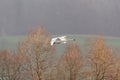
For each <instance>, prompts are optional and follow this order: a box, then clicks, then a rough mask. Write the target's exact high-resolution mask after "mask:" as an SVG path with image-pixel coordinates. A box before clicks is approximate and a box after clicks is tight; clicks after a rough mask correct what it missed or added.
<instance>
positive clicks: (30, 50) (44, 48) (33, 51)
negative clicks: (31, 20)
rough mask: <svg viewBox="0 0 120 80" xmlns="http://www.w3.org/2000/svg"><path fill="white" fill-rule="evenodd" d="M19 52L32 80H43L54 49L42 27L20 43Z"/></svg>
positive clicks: (30, 33)
mask: <svg viewBox="0 0 120 80" xmlns="http://www.w3.org/2000/svg"><path fill="white" fill-rule="evenodd" d="M20 49H21V52H22V53H23V54H24V56H25V58H26V61H27V63H26V66H27V70H28V73H30V78H32V80H43V79H44V78H45V76H46V75H44V74H46V72H47V71H46V70H47V68H49V67H51V64H52V62H51V61H52V59H51V57H53V56H52V53H53V51H54V48H53V47H52V46H51V45H50V36H49V35H48V33H47V32H46V31H45V30H44V28H43V27H38V28H37V29H34V30H32V31H31V32H29V34H28V35H27V38H26V39H25V40H24V41H22V42H20Z"/></svg>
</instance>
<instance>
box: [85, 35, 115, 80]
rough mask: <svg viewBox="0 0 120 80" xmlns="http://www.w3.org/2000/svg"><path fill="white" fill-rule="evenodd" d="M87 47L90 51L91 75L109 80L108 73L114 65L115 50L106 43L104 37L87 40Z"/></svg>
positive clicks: (97, 78) (96, 78) (102, 79)
mask: <svg viewBox="0 0 120 80" xmlns="http://www.w3.org/2000/svg"><path fill="white" fill-rule="evenodd" d="M86 47H87V51H88V56H87V61H88V63H89V70H90V72H91V76H89V78H91V79H94V80H107V78H108V76H109V75H108V73H109V72H110V71H111V68H112V66H113V56H112V53H113V50H112V48H110V47H109V46H107V45H106V44H105V41H104V39H103V38H102V37H98V38H96V39H91V40H87V42H86Z"/></svg>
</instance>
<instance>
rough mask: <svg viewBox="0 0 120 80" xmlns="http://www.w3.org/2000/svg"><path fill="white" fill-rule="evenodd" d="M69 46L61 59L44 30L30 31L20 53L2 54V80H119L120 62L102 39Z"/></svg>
mask: <svg viewBox="0 0 120 80" xmlns="http://www.w3.org/2000/svg"><path fill="white" fill-rule="evenodd" d="M83 47H84V48H85V53H87V55H85V56H84V55H83V54H84V52H82V51H81V49H80V47H79V46H78V43H77V42H75V41H74V42H70V43H68V44H66V47H65V50H64V52H63V53H61V54H62V55H61V56H60V58H56V56H55V54H57V52H56V48H55V46H51V45H50V35H49V34H48V33H47V32H46V31H45V29H44V28H43V27H38V28H36V29H34V30H31V31H30V32H29V33H28V35H27V36H26V38H25V39H24V40H22V41H20V42H19V43H18V45H17V51H10V50H1V51H0V80H120V59H119V58H117V57H115V56H114V53H115V50H114V49H113V48H112V47H111V46H108V45H106V44H105V41H104V39H103V38H102V37H97V38H94V39H93V38H89V39H86V41H85V46H83Z"/></svg>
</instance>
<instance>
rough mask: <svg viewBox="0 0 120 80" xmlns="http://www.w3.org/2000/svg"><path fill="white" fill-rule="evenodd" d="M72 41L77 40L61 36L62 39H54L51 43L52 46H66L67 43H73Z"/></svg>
mask: <svg viewBox="0 0 120 80" xmlns="http://www.w3.org/2000/svg"><path fill="white" fill-rule="evenodd" d="M71 40H75V39H67V36H61V37H55V38H52V39H51V41H50V44H51V46H52V45H54V44H62V43H63V44H65V43H67V41H71Z"/></svg>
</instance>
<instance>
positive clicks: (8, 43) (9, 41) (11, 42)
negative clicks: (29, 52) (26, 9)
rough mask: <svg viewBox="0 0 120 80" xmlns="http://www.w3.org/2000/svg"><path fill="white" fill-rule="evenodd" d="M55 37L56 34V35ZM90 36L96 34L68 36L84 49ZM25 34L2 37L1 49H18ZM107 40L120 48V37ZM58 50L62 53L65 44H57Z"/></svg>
mask: <svg viewBox="0 0 120 80" xmlns="http://www.w3.org/2000/svg"><path fill="white" fill-rule="evenodd" d="M54 37H55V36H54ZM89 37H95V36H87V35H68V38H75V39H76V42H77V43H78V44H79V46H80V48H81V49H82V51H84V43H85V40H86V39H87V38H89ZM24 38H25V36H7V37H0V50H1V49H11V50H16V46H17V43H18V42H19V41H21V40H23V39H24ZM104 39H105V42H106V44H107V45H110V46H113V47H115V48H120V38H114V37H104ZM55 46H56V50H57V52H58V53H62V51H63V50H64V47H65V45H64V44H60V45H55Z"/></svg>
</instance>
